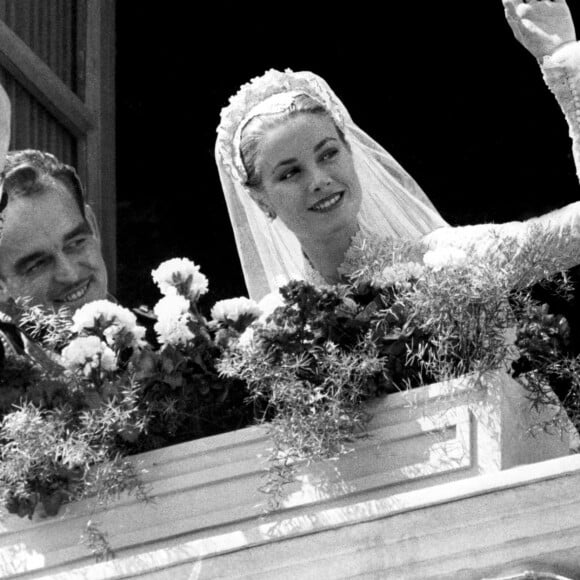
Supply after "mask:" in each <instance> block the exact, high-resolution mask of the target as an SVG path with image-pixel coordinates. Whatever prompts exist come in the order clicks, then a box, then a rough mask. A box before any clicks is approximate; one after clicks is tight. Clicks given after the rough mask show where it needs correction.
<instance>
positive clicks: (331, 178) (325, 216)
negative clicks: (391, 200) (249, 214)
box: [257, 114, 361, 242]
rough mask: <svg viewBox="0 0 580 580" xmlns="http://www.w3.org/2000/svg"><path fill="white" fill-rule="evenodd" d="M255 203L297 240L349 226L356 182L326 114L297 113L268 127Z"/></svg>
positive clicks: (349, 160)
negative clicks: (276, 217) (272, 212)
mask: <svg viewBox="0 0 580 580" xmlns="http://www.w3.org/2000/svg"><path fill="white" fill-rule="evenodd" d="M257 169H258V172H259V174H260V176H261V181H262V188H261V195H260V204H261V205H262V207H265V208H267V209H272V210H274V211H275V212H276V214H277V215H278V217H279V218H280V219H281V220H282V221H283V222H284V224H286V226H287V227H288V228H289V229H290V230H292V231H293V232H294V233H295V234H296V236H297V237H298V239H299V240H301V242H304V241H308V240H321V239H324V238H325V237H327V236H329V235H332V234H336V233H337V232H339V231H340V230H342V229H344V230H345V231H347V230H352V228H353V224H355V223H356V216H357V214H358V211H359V209H360V204H361V187H360V183H359V180H358V177H357V175H356V172H355V169H354V164H353V159H352V154H351V152H350V149H349V148H348V146H347V145H346V143H345V142H344V141H343V140H342V139H341V138H340V135H339V134H338V132H337V130H336V127H335V125H334V123H333V122H332V120H331V119H329V118H328V117H325V116H321V115H314V114H302V115H298V116H296V117H293V118H291V119H289V120H288V121H286V122H285V123H284V124H282V125H280V126H278V127H275V128H272V129H269V130H268V131H267V133H266V135H265V137H264V138H263V139H262V141H261V143H260V147H259V151H258V156H257Z"/></svg>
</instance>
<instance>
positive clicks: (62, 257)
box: [0, 149, 107, 313]
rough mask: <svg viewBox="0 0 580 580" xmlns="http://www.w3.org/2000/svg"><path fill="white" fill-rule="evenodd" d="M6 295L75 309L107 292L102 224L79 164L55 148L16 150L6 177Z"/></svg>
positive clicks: (1, 210) (0, 205) (1, 264)
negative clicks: (48, 150) (84, 186)
mask: <svg viewBox="0 0 580 580" xmlns="http://www.w3.org/2000/svg"><path fill="white" fill-rule="evenodd" d="M0 193H1V197H0V301H3V302H5V301H7V300H8V299H10V298H17V297H24V296H26V297H29V298H31V301H32V302H31V304H33V305H42V306H47V307H54V308H55V309H58V308H61V307H67V308H68V309H69V310H70V311H71V313H74V312H75V311H76V310H77V309H78V308H80V307H81V306H82V305H83V304H86V303H87V302H91V301H93V300H98V299H103V298H105V297H106V296H107V271H106V267H105V262H104V260H103V256H102V253H101V245H100V240H99V238H98V234H97V230H96V224H95V222H94V217H93V215H92V213H91V212H90V209H89V208H88V206H87V205H86V204H85V201H84V195H83V189H82V185H81V182H80V180H79V178H78V175H77V174H76V172H75V170H74V169H73V168H72V167H70V166H68V165H65V164H63V163H61V162H60V161H59V160H58V159H56V157H54V156H53V155H51V154H50V153H45V152H43V151H37V150H32V149H30V150H24V151H15V152H10V153H8V154H7V155H6V162H5V167H4V172H3V174H2V179H1V181H0Z"/></svg>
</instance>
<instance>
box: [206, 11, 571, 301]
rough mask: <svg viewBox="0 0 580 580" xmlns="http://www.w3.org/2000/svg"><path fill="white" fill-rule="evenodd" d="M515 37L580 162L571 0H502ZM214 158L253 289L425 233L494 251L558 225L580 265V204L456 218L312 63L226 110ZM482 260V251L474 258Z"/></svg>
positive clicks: (269, 81)
mask: <svg viewBox="0 0 580 580" xmlns="http://www.w3.org/2000/svg"><path fill="white" fill-rule="evenodd" d="M503 3H504V6H505V9H506V18H507V20H508V23H509V24H510V26H511V28H512V31H513V32H514V35H515V36H516V38H517V39H518V40H519V41H520V42H521V43H522V44H523V45H524V46H525V47H526V48H527V49H528V50H529V51H530V52H531V53H532V54H533V55H534V56H535V57H536V58H538V59H539V61H540V64H541V65H542V71H543V74H544V78H545V80H546V82H547V84H548V86H549V87H550V89H551V90H552V91H553V92H554V94H555V96H556V98H557V99H558V102H559V103H560V105H561V107H562V109H563V111H564V113H565V115H566V118H567V120H568V123H569V126H570V134H571V136H572V138H573V151H574V159H575V162H576V166H577V167H578V168H580V144H579V141H578V137H579V135H580V132H579V129H580V127H579V120H580V43H577V42H576V36H575V32H574V26H573V23H572V18H571V14H570V11H569V8H568V6H567V4H566V1H565V0H556V1H547V0H528V2H524V1H523V0H503ZM216 161H217V164H218V169H219V173H220V179H221V182H222V187H223V190H224V194H225V197H226V201H227V206H228V211H229V213H230V218H231V220H232V224H233V227H234V233H235V236H236V242H237V246H238V252H239V254H240V259H241V262H242V268H243V271H244V276H245V280H246V284H247V287H248V291H249V294H250V296H251V297H252V298H255V299H260V298H262V297H263V296H264V295H266V294H268V293H270V292H272V291H274V290H276V289H277V288H278V287H279V286H281V285H282V284H285V283H286V282H287V281H288V280H290V279H293V278H307V279H310V280H313V281H318V282H327V283H334V282H337V281H338V280H339V279H340V273H341V265H342V264H343V262H344V259H345V255H346V254H347V251H348V250H349V248H350V247H351V246H352V244H353V240H354V241H360V240H361V239H367V238H374V237H377V236H380V237H382V238H388V237H390V238H395V239H408V240H417V241H418V242H420V247H421V248H422V251H424V252H427V251H428V250H433V249H439V248H441V247H445V248H452V247H458V248H469V250H470V251H471V252H481V253H485V252H489V251H493V250H494V248H495V247H496V245H497V244H498V240H501V239H502V238H506V237H512V238H515V239H517V240H522V241H523V240H524V239H526V236H528V237H529V233H528V232H530V231H532V228H530V226H532V225H534V224H537V223H540V224H545V225H546V227H548V228H549V229H551V230H552V231H553V232H555V233H556V234H557V239H558V243H557V244H556V246H555V247H554V248H553V250H552V251H553V252H554V255H561V256H564V255H565V256H567V257H568V258H567V260H568V261H567V262H566V263H563V264H561V266H562V268H564V267H571V266H573V265H575V264H577V263H580V203H574V204H570V205H568V206H566V207H565V208H562V209H560V210H557V211H555V212H552V213H549V214H546V215H544V216H542V217H540V218H535V219H532V220H528V221H527V222H510V223H507V224H501V225H495V224H481V225H477V226H465V227H455V228H453V227H450V226H449V225H448V224H446V222H445V221H444V220H443V218H442V217H441V216H440V215H439V213H438V212H437V210H436V209H435V207H434V206H433V204H432V203H431V202H430V200H429V199H428V197H427V196H426V195H425V193H424V192H423V191H422V190H421V189H420V187H419V186H418V185H417V183H416V182H415V181H414V180H413V179H412V178H411V176H410V175H409V174H408V173H407V172H406V171H405V170H404V169H403V168H402V167H401V166H400V165H399V164H398V163H397V162H396V161H395V159H393V157H392V156H391V155H389V153H387V152H386V151H385V150H384V148H383V147H381V146H380V145H379V144H378V143H377V142H376V141H374V140H373V139H372V138H371V137H369V136H368V135H367V134H366V133H365V132H363V131H362V130H361V129H360V128H359V127H358V126H357V125H356V124H355V123H354V122H353V121H352V119H351V118H350V115H349V114H348V111H347V110H346V108H345V107H344V105H343V104H342V103H341V101H340V100H339V99H338V97H337V96H336V95H335V94H334V92H333V91H332V90H331V89H330V87H329V86H328V84H327V83H326V82H325V81H324V80H323V79H321V78H320V77H318V76H317V75H315V74H313V73H310V72H292V71H285V72H280V71H275V70H270V71H268V72H267V73H266V74H264V75H263V76H262V77H259V78H256V79H253V80H252V81H251V82H250V83H248V84H246V85H244V86H242V87H241V89H240V90H239V91H238V93H237V94H236V95H235V96H233V97H232V98H231V99H230V104H229V106H228V107H226V108H225V109H223V110H222V114H221V123H220V126H219V127H218V138H217V142H216ZM473 258H476V256H473Z"/></svg>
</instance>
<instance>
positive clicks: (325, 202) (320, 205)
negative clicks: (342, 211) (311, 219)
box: [308, 190, 344, 213]
mask: <svg viewBox="0 0 580 580" xmlns="http://www.w3.org/2000/svg"><path fill="white" fill-rule="evenodd" d="M343 197H344V190H343V191H337V192H335V193H331V194H330V195H327V196H326V197H324V198H322V199H321V200H319V201H317V202H316V203H315V204H313V205H311V206H310V207H309V208H308V210H309V211H315V212H318V213H323V212H326V211H330V210H332V209H334V207H335V206H337V205H338V204H339V203H340V202H341V201H342V199H343Z"/></svg>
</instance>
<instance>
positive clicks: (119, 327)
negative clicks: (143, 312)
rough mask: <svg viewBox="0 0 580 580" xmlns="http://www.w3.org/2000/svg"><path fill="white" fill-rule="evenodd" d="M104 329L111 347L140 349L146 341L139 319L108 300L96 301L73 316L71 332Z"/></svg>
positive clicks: (86, 305)
mask: <svg viewBox="0 0 580 580" xmlns="http://www.w3.org/2000/svg"><path fill="white" fill-rule="evenodd" d="M96 328H100V329H103V334H104V335H105V339H106V341H107V344H109V346H114V345H115V344H120V345H121V346H123V347H135V348H139V347H141V346H143V344H144V342H145V340H144V337H145V328H144V327H142V326H139V325H138V324H137V317H136V316H135V314H133V312H131V311H130V310H128V309H127V308H123V307H122V306H119V305H118V304H115V303H114V302H109V301H108V300H95V301H94V302H89V303H88V304H85V305H84V306H82V307H81V308H79V309H78V310H77V311H76V312H75V314H74V315H73V325H72V327H71V330H72V331H73V332H77V333H80V332H82V331H83V330H91V329H96Z"/></svg>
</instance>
